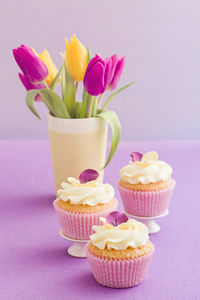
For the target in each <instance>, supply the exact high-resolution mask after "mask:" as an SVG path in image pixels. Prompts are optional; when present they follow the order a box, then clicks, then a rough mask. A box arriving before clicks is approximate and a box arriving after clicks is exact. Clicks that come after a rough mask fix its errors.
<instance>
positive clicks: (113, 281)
mask: <svg viewBox="0 0 200 300" xmlns="http://www.w3.org/2000/svg"><path fill="white" fill-rule="evenodd" d="M100 220H101V221H102V222H103V225H102V226H93V229H94V231H95V233H94V234H92V235H91V236H90V242H89V243H88V246H87V250H86V254H87V258H88V261H89V264H90V267H91V270H92V273H93V275H94V277H95V279H96V281H97V282H98V283H100V284H101V285H104V286H108V287H112V288H128V287H132V286H135V285H138V284H139V283H141V282H142V281H143V279H144V277H145V275H146V273H147V271H148V267H149V263H150V260H151V257H152V255H153V252H154V246H153V244H152V243H151V242H150V241H149V237H148V229H147V227H146V226H145V225H144V224H143V223H141V222H137V221H136V220H134V219H128V217H127V216H126V215H125V214H120V213H119V212H117V211H115V212H112V213H110V214H109V215H108V216H107V218H106V219H105V218H102V217H101V218H100Z"/></svg>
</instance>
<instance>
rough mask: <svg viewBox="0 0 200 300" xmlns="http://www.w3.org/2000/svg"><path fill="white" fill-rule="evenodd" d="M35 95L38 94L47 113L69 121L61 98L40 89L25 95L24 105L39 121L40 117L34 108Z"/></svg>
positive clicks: (49, 91) (51, 92)
mask: <svg viewBox="0 0 200 300" xmlns="http://www.w3.org/2000/svg"><path fill="white" fill-rule="evenodd" d="M37 94H40V96H41V97H42V101H43V102H44V103H45V104H46V106H47V107H48V109H49V112H50V113H51V114H52V115H53V116H55V117H57V118H65V119H69V118H70V116H69V113H68V111H67V109H66V107H65V104H64V103H63V101H62V100H61V98H60V97H59V96H58V95H57V94H56V93H55V92H53V91H52V90H50V89H46V88H45V89H41V90H30V91H28V92H27V95H26V103H27V105H28V107H29V109H30V110H31V112H32V113H33V114H34V115H35V116H36V117H37V118H39V119H41V118H40V116H39V114H38V113H37V111H36V110H35V108H34V99H35V96H36V95H37Z"/></svg>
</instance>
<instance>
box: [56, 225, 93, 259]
mask: <svg viewBox="0 0 200 300" xmlns="http://www.w3.org/2000/svg"><path fill="white" fill-rule="evenodd" d="M59 235H60V236H61V237H62V238H63V239H65V240H68V241H72V242H74V243H73V245H72V246H70V247H69V248H68V249H67V252H68V254H69V255H71V256H74V257H79V258H80V257H86V254H85V246H86V244H87V242H89V240H75V239H72V238H70V237H68V236H66V235H65V234H64V233H63V232H62V229H60V230H59Z"/></svg>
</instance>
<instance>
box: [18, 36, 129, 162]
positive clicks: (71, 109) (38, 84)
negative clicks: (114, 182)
mask: <svg viewBox="0 0 200 300" xmlns="http://www.w3.org/2000/svg"><path fill="white" fill-rule="evenodd" d="M13 55H14V58H15V60H16V62H17V64H18V66H19V67H20V69H21V71H22V73H19V78H20V80H21V82H22V83H23V85H24V86H25V88H26V90H27V95H26V103H27V105H28V107H29V109H30V110H31V112H32V113H33V114H34V115H35V116H36V117H38V118H39V119H40V116H39V114H38V113H37V111H36V109H35V107H34V101H35V102H43V103H44V104H45V105H46V106H47V108H48V110H49V113H50V114H51V115H52V116H54V117H57V118H66V119H70V118H91V117H99V118H102V119H104V120H106V121H107V122H108V124H109V125H110V127H111V131H112V143H111V149H110V153H109V156H108V159H107V162H106V164H105V166H107V165H108V163H109V162H110V161H111V159H112V157H113V155H114V153H115V151H116V149H117V146H118V143H119V140H120V135H121V125H120V121H119V119H118V117H117V115H116V113H115V112H114V111H111V110H107V106H108V104H109V102H110V101H111V100H112V98H113V97H114V96H115V95H117V94H118V93H120V92H121V91H122V90H124V89H125V88H127V87H128V86H130V85H132V84H133V82H131V83H129V84H127V85H125V86H123V87H122V88H120V89H118V90H116V91H115V92H112V93H111V94H110V95H109V96H108V98H107V99H106V101H104V104H103V105H102V98H103V96H104V94H105V93H107V92H110V91H113V90H114V89H115V88H116V87H117V84H118V81H119V79H120V76H121V73H122V71H123V68H124V64H125V57H122V58H121V59H119V57H118V56H117V55H116V54H115V55H113V56H112V57H110V58H106V59H102V58H101V57H100V56H99V55H95V56H94V57H92V56H91V53H90V49H89V47H88V50H86V48H85V47H84V46H83V44H82V43H81V42H80V41H79V40H78V39H77V38H76V36H75V35H73V37H72V38H71V40H70V43H69V42H68V40H67V38H66V51H65V53H64V54H62V65H61V67H60V69H59V70H57V68H56V66H55V64H54V63H53V61H52V59H51V56H50V54H49V52H48V51H47V50H44V51H43V52H42V53H40V54H37V53H36V51H35V50H34V49H33V48H30V47H28V46H24V45H21V46H20V47H18V48H17V49H14V50H13ZM81 81H82V82H83V93H82V101H78V100H77V90H78V85H79V83H80V82H81ZM60 82H61V94H62V95H61V97H60V96H59V95H58V94H57V93H56V92H55V88H56V87H57V85H58V84H59V83H60ZM105 166H104V167H105Z"/></svg>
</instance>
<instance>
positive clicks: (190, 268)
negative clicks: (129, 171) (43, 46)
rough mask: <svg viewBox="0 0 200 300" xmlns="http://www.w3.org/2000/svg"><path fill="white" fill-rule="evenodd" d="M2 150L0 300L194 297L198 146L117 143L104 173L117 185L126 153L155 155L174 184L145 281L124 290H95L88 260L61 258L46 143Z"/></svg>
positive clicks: (198, 271)
mask: <svg viewBox="0 0 200 300" xmlns="http://www.w3.org/2000/svg"><path fill="white" fill-rule="evenodd" d="M0 149H1V150H0V151H1V153H0V166H1V178H0V179H1V200H0V272H1V273H2V274H1V276H0V299H5V300H7V299H8V300H10V299H15V300H16V299H20V300H23V299H26V300H27V299H28V300H32V299H48V300H52V299H57V300H60V299H134V300H138V299H145V300H149V299H159V300H163V299H170V300H173V299H174V300H175V299H176V300H177V299H181V300H183V299H187V300H188V299H190V300H192V299H200V291H199V278H200V268H199V267H200V255H199V253H200V252H199V251H200V239H199V236H200V234H199V228H200V217H199V212H200V201H199V200H200V199H199V194H200V184H199V170H200V160H199V153H200V142H198V141H187V142H184V141H180V142H176V141H174V142H148V143H123V142H122V143H121V144H120V147H119V150H118V152H117V154H116V156H115V158H114V159H113V161H112V163H111V164H110V166H109V167H108V168H107V169H106V173H105V180H106V181H109V182H110V183H111V184H113V185H114V187H115V188H116V182H117V179H118V178H119V176H118V170H119V169H120V168H121V167H122V166H123V165H124V164H126V163H127V162H128V160H129V154H130V153H131V152H132V151H139V152H141V153H144V152H145V151H149V150H157V151H158V152H159V154H160V159H163V160H166V161H167V162H169V163H170V164H171V165H172V166H173V169H174V178H175V179H176V180H177V186H176V190H175V193H174V197H173V199H172V203H171V206H170V213H169V215H168V216H167V217H165V218H163V219H162V220H160V221H159V224H160V225H161V228H162V229H161V232H159V233H157V234H154V235H151V240H152V242H153V243H154V244H155V246H156V252H155V255H154V257H153V260H152V263H151V266H150V269H149V273H148V275H147V277H146V279H145V281H144V282H143V284H141V285H139V286H137V287H135V288H131V289H122V290H114V289H109V288H105V287H102V286H100V285H98V284H97V283H96V282H95V280H94V278H93V276H92V274H91V272H90V269H89V266H88V263H87V260H86V259H76V258H72V257H70V256H68V255H67V254H66V248H67V246H68V245H70V243H68V242H67V241H65V240H63V239H62V238H61V237H60V236H59V235H58V230H59V228H60V227H59V224H58V221H57V218H56V215H55V212H54V210H53V207H52V201H53V199H54V185H53V177H52V170H51V162H50V154H49V145H48V142H47V141H15V142H13V141H1V142H0ZM116 194H117V197H118V193H116ZM118 199H119V198H118Z"/></svg>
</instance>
